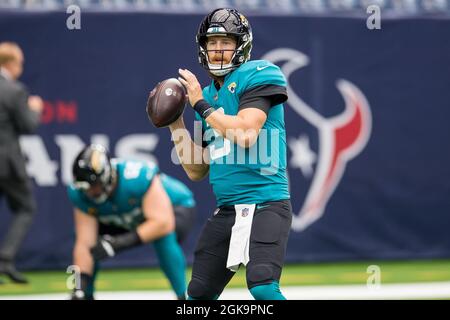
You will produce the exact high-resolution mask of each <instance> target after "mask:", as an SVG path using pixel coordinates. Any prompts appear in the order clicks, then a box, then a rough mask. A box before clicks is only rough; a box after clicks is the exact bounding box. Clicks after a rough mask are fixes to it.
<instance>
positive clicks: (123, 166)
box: [111, 159, 159, 194]
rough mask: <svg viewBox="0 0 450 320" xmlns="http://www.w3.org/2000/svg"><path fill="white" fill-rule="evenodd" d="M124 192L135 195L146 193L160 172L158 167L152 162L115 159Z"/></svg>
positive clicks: (114, 166)
mask: <svg viewBox="0 0 450 320" xmlns="http://www.w3.org/2000/svg"><path fill="white" fill-rule="evenodd" d="M111 164H112V166H113V168H115V169H116V172H117V175H118V179H119V184H120V187H121V189H122V190H127V191H128V192H131V193H133V194H141V193H145V192H146V191H147V189H148V187H149V186H150V184H151V182H152V181H153V178H154V177H155V176H156V174H157V173H158V172H159V168H158V166H157V165H156V164H155V163H153V162H150V161H142V160H125V159H113V160H112V161H111Z"/></svg>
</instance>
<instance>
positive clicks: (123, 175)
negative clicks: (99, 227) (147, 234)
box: [68, 159, 195, 230]
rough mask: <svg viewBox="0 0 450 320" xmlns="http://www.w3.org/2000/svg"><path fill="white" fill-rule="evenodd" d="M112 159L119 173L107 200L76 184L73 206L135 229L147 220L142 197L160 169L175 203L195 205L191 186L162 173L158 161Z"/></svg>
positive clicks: (101, 219) (71, 191)
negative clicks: (95, 198) (99, 199)
mask: <svg viewBox="0 0 450 320" xmlns="http://www.w3.org/2000/svg"><path fill="white" fill-rule="evenodd" d="M111 163H112V166H113V168H114V169H115V170H116V173H117V186H116V189H115V190H114V193H113V194H112V196H111V197H110V198H108V200H106V201H105V202H103V203H101V204H97V203H95V202H93V201H91V200H90V199H89V198H88V197H87V196H86V195H85V194H84V193H83V192H82V191H80V190H78V189H76V188H75V187H74V185H69V186H68V194H69V198H70V200H71V201H72V203H73V204H74V206H75V207H77V208H78V209H80V210H81V211H82V212H84V213H87V214H89V215H92V216H94V217H96V218H97V219H98V220H99V222H101V223H104V224H108V225H114V226H117V227H122V228H125V229H128V230H133V229H135V228H136V227H137V226H138V225H139V224H141V223H142V222H143V221H144V220H145V218H144V214H143V212H142V200H143V198H144V195H145V193H146V192H147V191H148V189H149V187H150V185H151V183H152V181H153V178H154V177H155V176H156V175H157V174H158V173H159V174H160V178H161V183H162V185H163V187H164V189H165V191H166V192H167V194H168V196H169V198H170V201H171V202H172V205H173V206H184V207H193V206H194V205H195V201H194V197H193V194H192V192H191V191H190V190H189V188H188V187H186V186H185V185H184V184H183V183H182V182H180V181H178V180H176V179H175V178H172V177H170V176H168V175H165V174H163V173H160V172H159V169H158V167H157V166H156V165H155V164H153V163H150V162H143V161H135V160H132V161H131V160H119V159H113V160H112V161H111Z"/></svg>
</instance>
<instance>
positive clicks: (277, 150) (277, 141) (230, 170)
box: [196, 60, 290, 206]
mask: <svg viewBox="0 0 450 320" xmlns="http://www.w3.org/2000/svg"><path fill="white" fill-rule="evenodd" d="M224 80H225V81H224V84H223V86H222V87H221V88H220V89H219V90H217V89H216V87H215V85H214V82H212V83H211V85H209V86H208V87H206V88H204V89H203V97H204V99H205V100H206V101H207V102H208V103H209V104H210V105H211V106H213V107H214V108H215V109H216V110H218V111H220V112H223V113H225V114H227V115H232V116H233V115H236V114H237V113H238V111H239V109H238V108H239V101H240V98H241V97H242V95H243V94H244V93H245V92H246V91H248V90H251V89H253V88H255V87H258V86H262V85H277V86H283V87H286V79H285V77H284V75H283V73H282V72H281V70H280V68H279V67H278V66H276V65H274V64H272V63H270V62H268V61H265V60H254V61H249V62H246V63H244V64H242V65H241V66H240V67H239V68H237V69H236V70H234V71H233V72H231V73H229V74H228V75H226V77H225V79H224ZM196 119H197V120H202V119H201V118H200V116H199V115H197V114H196ZM202 126H203V131H204V135H203V138H204V141H205V142H206V143H207V144H208V149H209V155H210V172H209V180H210V183H211V185H212V188H213V192H214V194H215V196H216V199H217V205H218V206H221V205H233V204H254V203H262V202H266V201H274V200H282V199H289V198H290V195H289V189H288V179H287V174H286V131H285V125H284V110H283V104H278V105H275V106H272V107H271V108H270V109H269V111H268V115H267V120H266V122H265V123H264V125H263V127H262V130H261V132H260V134H259V136H258V140H257V142H256V143H255V144H254V145H253V146H252V147H251V148H242V147H240V146H239V145H237V144H235V143H233V142H232V141H229V140H227V139H224V138H223V137H222V136H220V135H219V134H218V133H217V132H215V131H214V130H213V129H212V128H210V127H209V125H208V124H207V123H206V122H205V121H204V120H202Z"/></svg>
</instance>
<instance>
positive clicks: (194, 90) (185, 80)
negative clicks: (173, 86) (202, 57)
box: [178, 69, 203, 107]
mask: <svg viewBox="0 0 450 320" xmlns="http://www.w3.org/2000/svg"><path fill="white" fill-rule="evenodd" d="M178 72H179V74H180V75H181V77H178V80H180V82H181V83H182V84H183V85H184V87H185V88H186V91H187V95H188V99H189V103H190V104H191V106H192V107H193V106H194V105H195V104H196V103H197V101H199V100H202V99H203V91H202V86H201V85H200V83H199V82H198V80H197V77H196V76H195V75H194V74H193V73H192V72H190V71H189V70H187V69H178Z"/></svg>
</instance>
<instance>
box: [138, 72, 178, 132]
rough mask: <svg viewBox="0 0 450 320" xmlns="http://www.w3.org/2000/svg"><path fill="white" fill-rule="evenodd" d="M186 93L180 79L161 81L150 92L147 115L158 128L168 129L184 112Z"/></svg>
mask: <svg viewBox="0 0 450 320" xmlns="http://www.w3.org/2000/svg"><path fill="white" fill-rule="evenodd" d="M185 105H186V91H185V88H184V86H183V85H182V84H181V82H180V81H179V80H178V79H175V78H170V79H167V80H164V81H161V82H160V83H158V84H157V85H156V87H155V88H154V89H153V90H152V91H151V92H150V95H149V97H148V101H147V115H148V117H149V119H150V121H151V122H152V123H153V125H154V126H155V127H157V128H162V127H166V126H168V125H169V124H171V123H172V122H174V121H175V120H177V119H178V117H179V116H181V114H182V113H183V111H184V107H185Z"/></svg>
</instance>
